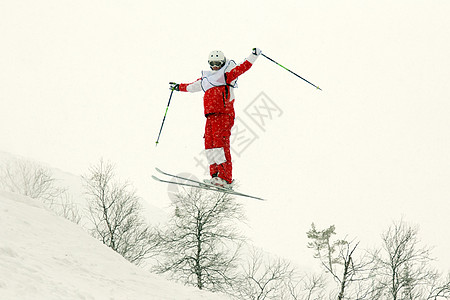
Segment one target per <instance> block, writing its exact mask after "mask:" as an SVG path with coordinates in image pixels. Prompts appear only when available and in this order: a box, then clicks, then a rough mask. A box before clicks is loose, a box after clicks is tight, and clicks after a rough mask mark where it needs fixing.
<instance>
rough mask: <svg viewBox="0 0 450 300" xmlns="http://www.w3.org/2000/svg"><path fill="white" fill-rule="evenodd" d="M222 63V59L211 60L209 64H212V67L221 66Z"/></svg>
mask: <svg viewBox="0 0 450 300" xmlns="http://www.w3.org/2000/svg"><path fill="white" fill-rule="evenodd" d="M222 64H223V62H222V61H210V62H209V65H210V66H211V67H220V66H221V65H222Z"/></svg>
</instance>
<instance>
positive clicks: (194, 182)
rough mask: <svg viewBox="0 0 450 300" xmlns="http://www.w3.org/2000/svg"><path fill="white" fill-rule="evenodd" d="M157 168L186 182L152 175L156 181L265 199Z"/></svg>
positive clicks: (166, 174)
mask: <svg viewBox="0 0 450 300" xmlns="http://www.w3.org/2000/svg"><path fill="white" fill-rule="evenodd" d="M155 169H156V171H158V172H159V173H161V174H163V175H165V176H169V177H172V178H177V179H180V180H183V181H185V182H175V181H170V180H165V179H160V178H158V177H156V176H153V175H152V178H153V179H154V180H156V181H159V182H164V183H169V184H178V185H183V186H189V187H194V188H200V189H204V190H209V191H215V192H223V193H227V194H230V195H235V196H241V197H247V198H252V199H256V200H262V201H264V199H263V198H260V197H256V196H252V195H248V194H244V193H241V192H236V191H234V190H232V189H227V188H223V187H220V186H216V185H213V184H209V183H206V182H201V181H198V180H194V179H191V178H186V177H183V176H178V175H174V174H170V173H167V172H164V171H162V170H161V169H159V168H155Z"/></svg>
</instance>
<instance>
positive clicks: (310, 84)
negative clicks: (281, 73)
mask: <svg viewBox="0 0 450 300" xmlns="http://www.w3.org/2000/svg"><path fill="white" fill-rule="evenodd" d="M261 55H262V56H264V57H265V58H267V59H268V60H270V61H272V62H274V63H276V64H277V65H279V66H280V67H282V68H283V69H285V70H287V71H289V72H291V73H292V74H294V75H295V76H297V77H298V78H300V79H303V80H304V81H306V82H307V83H309V84H310V85H312V86H313V87H315V88H316V89H318V90H322V89H321V88H320V87H318V86H316V85H314V84H312V83H311V82H309V81H308V80H306V79H305V78H303V77H302V76H300V75H298V74H296V73H294V72H292V71H291V70H289V69H288V68H286V67H285V66H283V65H281V64H279V63H277V62H276V61H274V60H273V59H271V58H270V57H268V56H267V55H264V53H261Z"/></svg>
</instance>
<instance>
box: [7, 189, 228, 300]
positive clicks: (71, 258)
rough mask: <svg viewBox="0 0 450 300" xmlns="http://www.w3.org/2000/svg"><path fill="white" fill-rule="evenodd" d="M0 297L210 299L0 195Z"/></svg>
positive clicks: (212, 299) (25, 202)
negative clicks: (146, 269)
mask: <svg viewBox="0 0 450 300" xmlns="http://www.w3.org/2000/svg"><path fill="white" fill-rule="evenodd" d="M0 299H1V300H18V299H20V300H27V299H33V300H40V299H43V300H52V299H55V300H66V299H95V300H97V299H108V300H113V299H118V300H124V299H140V300H141V299H142V300H143V299H145V300H150V299H158V300H163V299H176V300H182V299H186V300H187V299H192V300H194V299H208V300H225V299H229V297H227V296H224V295H218V294H211V293H207V292H201V291H199V290H197V289H195V288H190V287H185V286H182V285H180V284H176V283H173V282H170V281H167V280H165V279H163V278H161V277H159V276H157V275H154V274H151V273H148V272H146V271H145V270H143V269H142V268H139V267H137V266H135V265H133V264H130V263H129V262H128V261H126V260H125V259H123V258H122V257H121V256H120V255H119V254H117V253H115V252H114V251H112V250H111V249H109V248H108V247H106V246H104V245H103V244H102V243H101V242H99V241H98V240H95V239H94V238H92V237H91V236H89V235H88V234H87V233H86V232H85V231H84V230H83V229H82V228H81V227H80V226H78V225H75V224H74V223H71V222H69V221H67V220H66V219H63V218H61V217H58V216H55V214H54V213H52V212H51V211H48V210H47V209H46V208H45V207H44V206H43V205H42V204H41V203H40V202H39V201H36V200H33V199H30V198H28V197H24V196H21V195H17V194H12V193H9V192H4V191H0Z"/></svg>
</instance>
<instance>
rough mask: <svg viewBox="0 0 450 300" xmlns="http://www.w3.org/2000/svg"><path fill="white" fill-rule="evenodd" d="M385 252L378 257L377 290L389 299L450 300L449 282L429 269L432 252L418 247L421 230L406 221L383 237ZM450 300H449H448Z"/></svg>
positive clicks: (392, 226)
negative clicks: (442, 299)
mask: <svg viewBox="0 0 450 300" xmlns="http://www.w3.org/2000/svg"><path fill="white" fill-rule="evenodd" d="M382 240H383V249H382V251H381V252H380V253H379V254H378V255H377V256H376V258H377V260H378V264H379V269H378V286H379V288H380V290H382V294H383V296H384V297H386V298H388V299H393V300H397V299H402V300H403V299H440V298H439V297H441V298H442V297H444V298H445V297H449V296H450V290H449V287H450V282H449V281H448V280H447V281H443V280H442V279H441V276H440V274H439V273H438V272H437V271H435V270H433V269H432V268H431V267H430V262H431V261H432V258H431V254H430V252H431V250H430V248H428V247H422V246H420V245H419V238H418V228H417V227H411V226H409V225H408V224H406V223H405V222H404V221H403V220H402V221H400V222H395V223H393V224H392V225H391V226H390V227H389V228H388V230H387V231H386V232H385V233H383V235H382ZM447 299H448V298H447Z"/></svg>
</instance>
